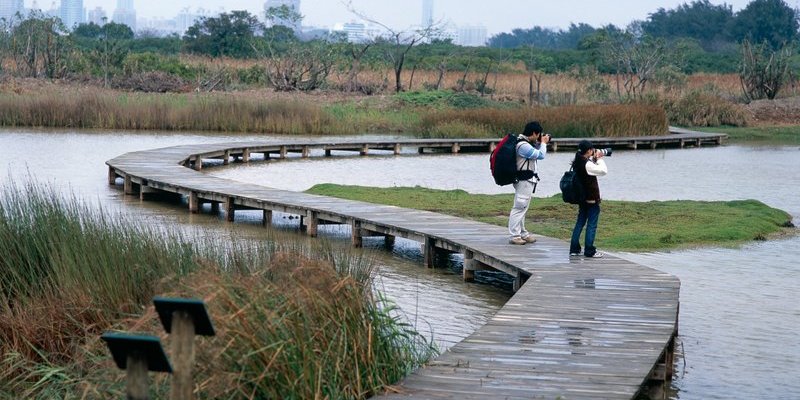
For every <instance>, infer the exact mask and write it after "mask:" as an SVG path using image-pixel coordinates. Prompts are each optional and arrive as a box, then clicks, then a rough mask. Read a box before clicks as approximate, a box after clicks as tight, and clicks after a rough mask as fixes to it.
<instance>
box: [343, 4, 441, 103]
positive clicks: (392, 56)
mask: <svg viewBox="0 0 800 400" xmlns="http://www.w3.org/2000/svg"><path fill="white" fill-rule="evenodd" d="M344 4H345V6H346V7H347V9H348V10H349V11H350V12H351V13H353V14H355V15H356V16H358V17H359V18H361V19H363V20H365V21H367V22H370V23H373V24H375V25H378V26H380V27H382V28H383V29H384V30H385V31H386V32H385V34H384V35H383V36H382V37H379V38H376V43H377V44H383V48H384V49H385V50H384V56H385V57H386V59H387V61H389V62H390V63H392V67H393V69H394V82H395V92H401V91H402V90H403V84H402V80H401V74H402V72H403V67H404V64H405V61H406V56H407V55H408V52H409V51H411V49H412V48H413V47H414V46H415V45H417V44H419V43H420V42H422V41H424V40H425V39H430V38H431V37H434V36H435V35H436V34H437V33H439V32H440V31H441V22H432V23H430V24H429V25H428V26H423V27H421V28H419V29H414V30H406V31H401V30H398V29H394V28H391V27H389V26H387V25H386V24H384V23H382V22H380V21H377V20H375V19H374V18H370V17H368V16H366V15H365V14H364V13H362V12H359V11H357V10H356V9H355V8H354V7H353V2H352V0H348V1H346V2H344Z"/></svg>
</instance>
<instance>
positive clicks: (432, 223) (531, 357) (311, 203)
mask: <svg viewBox="0 0 800 400" xmlns="http://www.w3.org/2000/svg"><path fill="white" fill-rule="evenodd" d="M693 135H694V134H693V133H680V134H675V135H670V136H675V137H676V138H677V139H678V140H679V142H678V145H681V143H683V144H687V143H689V144H691V145H701V144H705V143H715V144H717V143H720V142H721V140H722V139H723V138H724V135H723V136H720V135H716V136H714V135H711V134H699V135H697V136H693ZM659 138H660V137H659ZM671 139H675V138H671ZM593 140H595V139H593ZM626 140H633V139H626ZM496 141H497V140H477V139H476V140H432V139H429V140H413V139H409V140H395V141H381V140H365V141H357V140H351V141H314V142H301V141H288V140H287V141H282V142H247V143H217V144H203V145H187V146H175V147H168V148H163V149H155V150H147V151H137V152H132V153H127V154H124V155H121V156H119V157H117V158H114V159H112V160H109V161H107V164H108V166H109V184H112V185H114V184H116V182H117V180H118V178H122V179H121V180H122V181H123V187H124V191H125V193H126V194H137V193H138V194H139V195H140V196H141V198H143V199H144V198H146V197H147V195H148V194H150V193H157V192H168V193H177V194H180V195H183V196H186V197H187V198H188V203H189V209H190V211H191V212H198V211H199V210H200V204H201V203H203V202H206V203H209V202H210V203H212V204H215V205H220V204H221V205H224V210H225V213H226V215H227V219H228V220H229V221H233V219H234V218H233V217H234V215H235V212H236V210H240V209H250V210H262V211H263V217H264V223H265V224H269V223H271V221H272V213H273V211H278V212H284V213H290V214H294V215H299V216H301V217H302V221H303V222H302V223H303V224H304V226H305V228H306V232H307V233H308V234H309V235H312V236H316V234H317V229H318V226H319V225H320V224H323V223H336V224H346V225H349V226H351V227H352V241H353V244H354V245H356V246H359V245H360V244H361V240H362V238H363V237H364V236H383V237H385V238H386V240H387V241H389V242H392V241H394V238H395V237H403V238H408V239H411V240H415V241H418V242H420V243H421V244H422V248H423V253H424V259H425V264H426V265H427V266H433V263H434V260H435V257H434V256H435V254H436V253H440V252H450V253H460V254H463V256H464V260H465V261H464V279H466V280H470V279H472V277H473V275H474V271H475V270H479V269H487V268H490V269H496V270H500V271H503V272H505V273H508V274H509V275H511V276H513V277H514V278H515V289H516V293H515V295H514V296H513V297H512V298H511V299H510V300H509V301H508V303H506V305H505V306H504V307H503V308H502V309H501V310H500V311H499V312H498V313H497V314H496V315H495V316H494V317H493V318H492V319H491V321H490V322H488V323H487V324H486V325H484V326H483V327H481V328H480V329H478V330H477V331H475V332H474V333H473V334H472V335H470V336H469V337H467V338H466V339H464V340H463V341H462V342H460V343H458V344H456V345H455V346H453V347H452V348H451V349H450V350H449V351H447V352H445V353H444V354H442V355H441V356H439V357H437V358H436V359H434V360H432V361H431V362H430V363H429V364H428V365H427V366H425V367H422V368H420V369H419V370H417V371H415V372H414V373H413V374H411V375H410V376H409V377H408V378H406V379H405V380H404V381H403V382H402V383H400V384H399V385H398V386H397V387H396V389H397V391H396V392H393V393H388V394H385V396H386V397H389V398H406V397H414V398H458V399H487V398H498V399H500V398H502V399H513V398H520V399H522V398H527V399H530V398H547V399H555V398H562V399H599V398H608V399H630V398H633V397H635V396H636V395H637V393H638V392H639V391H640V389H641V385H642V384H643V383H645V382H647V381H648V380H649V379H656V380H663V379H668V378H669V377H670V376H671V374H672V365H673V359H672V357H673V350H674V340H675V336H676V335H677V330H678V323H677V321H678V305H679V289H680V282H679V281H678V279H677V278H675V277H673V276H671V275H668V274H666V273H662V272H659V271H656V270H654V269H651V268H647V267H644V266H641V265H637V264H634V263H631V262H628V261H626V260H622V259H619V258H617V257H613V256H607V257H606V258H603V259H584V258H582V257H581V258H572V259H571V258H569V257H568V244H567V243H564V242H562V241H560V240H556V239H552V238H547V237H538V241H537V242H536V243H535V244H532V245H527V246H512V245H509V244H507V236H508V232H507V231H506V229H505V228H503V227H499V226H493V225H488V224H484V223H479V222H473V221H468V220H464V219H461V218H457V217H453V216H446V215H441V214H436V213H431V212H425V211H416V210H409V209H402V208H398V207H393V206H384V205H377V204H370V203H364V202H356V201H349V200H342V199H335V198H329V197H323V196H316V195H311V194H306V193H298V192H290V191H285V190H277V189H271V188H268V187H263V186H258V185H253V184H246V183H241V182H235V181H231V180H227V179H221V178H216V177H212V176H207V175H204V174H201V173H198V172H197V171H195V170H193V169H190V168H187V167H193V168H194V169H200V168H202V165H203V160H204V159H205V160H208V159H214V158H216V159H222V162H223V164H227V163H229V162H230V161H232V160H241V161H244V162H247V161H249V160H250V159H251V157H253V155H254V154H262V155H263V158H264V159H269V158H270V157H272V156H271V155H276V156H278V157H285V156H286V155H287V153H289V152H299V153H300V154H301V155H302V156H310V155H312V151H315V152H317V153H320V154H325V155H330V154H331V152H332V151H356V152H359V153H361V154H368V153H369V152H370V151H372V150H375V149H382V150H389V151H392V152H394V153H399V152H400V149H401V148H404V147H412V148H417V149H418V151H419V152H420V153H422V152H423V151H426V150H428V149H445V150H447V151H452V152H458V151H461V150H465V149H470V150H479V151H484V152H485V151H488V150H489V149H490V148H491V147H492V146H493V145H494V144H496ZM633 141H634V142H636V143H662V142H654V141H650V142H645V141H638V140H633ZM595 142H597V143H603V142H602V141H601V140H595ZM575 143H577V141H576V142H575ZM627 143H631V142H627ZM560 144H561V145H562V146H567V145H570V144H569V143H565V142H561V143H560ZM601 145H608V143H605V144H601ZM617 145H619V144H617ZM650 146H653V145H652V144H650ZM631 147H632V146H631ZM487 179H489V178H488V173H487Z"/></svg>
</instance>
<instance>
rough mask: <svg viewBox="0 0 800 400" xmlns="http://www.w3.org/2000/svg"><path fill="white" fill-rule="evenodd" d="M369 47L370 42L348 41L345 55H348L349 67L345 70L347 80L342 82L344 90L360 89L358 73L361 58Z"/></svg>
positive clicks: (354, 90)
mask: <svg viewBox="0 0 800 400" xmlns="http://www.w3.org/2000/svg"><path fill="white" fill-rule="evenodd" d="M370 47H372V42H366V43H361V44H357V43H348V45H347V55H348V56H349V57H350V69H349V70H348V71H347V80H346V81H345V84H344V90H345V91H347V92H357V91H359V90H361V85H360V84H359V82H358V74H359V73H360V72H361V60H362V59H363V58H364V56H365V55H366V54H367V51H368V50H369V48H370Z"/></svg>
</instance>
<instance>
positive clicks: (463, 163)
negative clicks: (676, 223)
mask: <svg viewBox="0 0 800 400" xmlns="http://www.w3.org/2000/svg"><path fill="white" fill-rule="evenodd" d="M264 139H265V137H264V136H263V135H262V136H244V135H235V136H229V135H222V134H210V135H200V134H197V135H195V134H175V133H163V134H161V133H136V132H107V131H103V132H99V131H97V132H95V131H81V132H75V131H34V130H2V131H0V182H7V181H9V180H10V179H13V180H15V181H17V182H22V181H25V180H28V179H35V180H37V181H38V182H47V183H49V184H51V186H53V187H55V188H57V189H58V190H61V191H63V192H64V193H75V194H76V195H77V196H78V197H79V198H81V199H85V200H86V201H89V202H93V203H97V204H99V205H100V206H101V207H102V208H103V209H106V210H107V211H112V212H116V211H121V212H123V213H125V214H130V215H132V216H136V218H141V219H143V220H147V221H148V222H150V223H155V224H163V225H165V226H172V225H180V226H191V227H201V228H203V229H208V230H209V231H210V232H212V234H216V235H220V237H225V236H230V235H236V236H246V237H251V238H256V239H258V238H260V237H265V235H266V234H265V232H264V229H263V228H261V227H260V226H259V224H258V223H257V220H258V214H257V213H253V214H248V213H247V212H243V213H241V214H242V215H241V216H240V214H239V213H237V223H236V224H226V223H224V222H223V219H222V218H221V217H220V216H219V215H212V214H200V215H191V214H189V213H188V212H187V211H186V207H185V205H180V204H168V203H161V202H141V201H139V200H138V198H133V197H130V196H127V197H126V196H124V195H123V194H122V193H121V191H120V189H119V188H118V187H110V186H108V184H107V178H106V177H107V167H106V166H105V164H104V162H105V161H106V160H108V159H110V158H113V157H115V156H118V155H120V154H122V153H126V152H129V151H134V150H143V149H150V148H157V147H165V146H172V145H178V144H191V143H210V142H229V141H237V140H264ZM798 150H800V148H798V147H797V146H782V147H767V146H753V147H750V146H733V145H729V146H722V147H704V148H692V149H669V150H660V149H659V150H645V151H615V153H614V155H613V156H612V157H611V158H610V159H608V160H607V161H608V165H609V169H610V173H609V175H608V176H606V177H604V178H602V179H601V182H600V184H601V188H602V192H603V197H604V198H607V199H620V200H636V201H649V200H669V199H696V200H732V199H748V198H752V199H757V200H760V201H763V202H764V203H766V204H768V205H771V206H774V207H777V208H781V209H783V210H786V211H788V212H789V213H790V214H792V215H793V216H794V218H795V223H797V222H798V221H800V201H798V196H799V195H800V189H798V188H800V174H798V173H797V170H798V167H800V162H798V158H797V155H798ZM334 155H335V156H334V157H331V158H316V159H314V158H312V159H294V160H292V161H290V162H275V161H269V162H254V163H251V164H249V165H242V164H236V165H231V166H228V167H224V168H223V167H220V168H210V169H206V170H204V171H205V173H208V174H212V175H215V176H220V177H225V178H229V179H235V180H239V181H245V182H252V183H257V184H261V185H267V186H271V187H276V188H281V189H287V190H305V189H307V188H309V187H311V186H312V185H314V184H316V183H323V182H332V183H340V184H359V185H368V186H415V185H419V186H426V187H432V188H440V189H463V190H466V191H468V192H472V193H508V192H509V191H508V189H507V188H501V187H497V186H495V185H494V183H493V182H492V181H491V178H490V177H489V173H488V161H487V156H486V155H485V154H460V155H449V154H435V155H423V156H419V155H416V153H415V152H414V153H413V154H411V151H409V154H401V155H399V156H394V155H390V154H386V155H380V156H375V157H358V156H349V155H346V153H342V154H334ZM571 157H572V155H571V154H570V153H551V154H549V155H548V158H547V159H546V160H545V161H544V162H542V163H541V165H540V175H541V176H542V177H543V178H544V180H543V182H542V183H541V184H540V185H539V187H538V188H537V194H536V195H537V196H549V195H552V194H555V193H556V192H557V190H558V189H557V180H558V178H559V177H560V175H561V173H562V172H563V171H564V170H566V169H567V168H568V163H569V160H570V159H571ZM534 201H535V200H534ZM278 220H279V221H283V222H284V223H281V224H278V227H277V229H279V230H281V229H282V230H283V231H284V232H286V234H287V235H293V233H292V232H294V230H295V229H294V226H295V225H296V220H292V219H289V218H281V217H278ZM251 222H252V223H251ZM602 224H603V222H602V216H601V222H600V230H599V236H602ZM533 230H534V231H535V227H533ZM322 236H324V237H326V240H330V241H331V242H334V243H341V244H342V245H343V246H345V245H346V244H347V243H346V242H347V241H346V240H345V239H344V236H346V234H345V233H342V232H339V231H337V230H336V229H335V228H333V229H329V230H328V231H325V232H323V234H322ZM340 236H342V237H341V238H340ZM297 240H306V239H305V238H304V237H303V236H301V235H299V234H297ZM365 247H366V249H365V250H364V251H366V252H368V253H369V255H370V256H372V257H375V259H376V262H377V264H378V265H379V271H380V272H379V275H378V279H377V280H376V286H377V287H378V288H379V289H380V290H381V291H383V292H384V293H386V295H387V296H388V297H389V298H391V299H392V300H394V301H395V302H396V303H397V304H398V305H399V306H400V307H401V308H402V309H403V310H404V312H405V314H406V315H407V316H408V318H409V321H411V322H412V323H414V324H415V325H416V326H417V329H419V330H420V331H422V332H432V333H433V337H434V340H435V341H436V342H437V343H438V344H439V345H440V346H441V347H442V348H447V347H448V346H450V345H452V344H453V343H455V342H458V341H459V340H461V339H462V338H463V337H465V336H466V335H468V334H469V333H470V332H472V331H473V330H474V329H476V328H477V327H479V326H481V325H482V324H483V323H484V322H485V321H486V320H487V319H488V318H490V317H491V316H492V315H493V314H494V312H495V311H496V310H497V309H498V308H499V307H501V306H502V304H503V303H504V302H505V301H506V300H507V299H508V298H509V297H510V295H511V293H510V291H509V290H508V288H507V286H506V284H505V283H504V282H503V280H502V279H494V278H492V277H491V276H488V277H485V279H484V280H483V282H482V283H475V284H465V283H463V282H461V280H460V276H459V275H458V273H457V267H458V259H457V258H454V259H453V260H452V264H453V266H454V267H453V268H440V269H436V270H428V269H425V268H422V267H421V254H420V251H419V246H418V244H416V243H413V242H408V241H403V240H398V243H397V245H396V246H395V247H394V250H392V251H391V252H389V251H385V250H382V246H381V243H380V241H377V240H376V241H367V242H366V243H365ZM615 255H617V256H620V257H623V258H627V259H630V260H633V261H635V262H638V263H641V264H643V265H647V266H650V267H653V268H656V269H659V270H663V271H666V272H669V273H671V274H674V275H676V276H678V277H679V278H680V279H681V313H680V321H679V324H680V337H679V345H678V353H679V354H678V355H679V357H678V360H677V367H678V369H677V373H676V377H675V379H674V380H673V381H672V383H671V384H670V387H669V388H668V390H667V391H666V392H665V393H664V394H663V396H664V397H665V398H671V399H730V398H742V399H745V398H773V399H790V398H796V396H797V393H800V382H798V379H797V376H798V375H797V368H796V362H795V360H797V359H798V358H800V340H799V339H798V338H797V332H798V331H800V304H799V303H798V301H797V300H796V299H797V295H796V294H795V291H796V290H797V288H798V287H800V277H798V273H800V267H798V260H800V236H797V235H795V236H789V237H786V238H782V239H771V240H768V241H763V242H753V243H749V244H746V245H744V246H742V247H741V248H733V249H726V248H704V249H696V250H682V251H673V252H656V253H645V254H642V253H636V254H634V253H615Z"/></svg>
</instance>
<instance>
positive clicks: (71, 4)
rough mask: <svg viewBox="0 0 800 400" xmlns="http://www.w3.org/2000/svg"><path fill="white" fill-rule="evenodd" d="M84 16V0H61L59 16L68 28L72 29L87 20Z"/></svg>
mask: <svg viewBox="0 0 800 400" xmlns="http://www.w3.org/2000/svg"><path fill="white" fill-rule="evenodd" d="M84 16H85V13H84V9H83V0H61V9H60V10H59V17H60V18H61V22H63V23H64V26H65V27H67V29H69V30H72V29H74V28H75V26H76V25H78V24H82V23H84V22H86V18H85V17H84Z"/></svg>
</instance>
